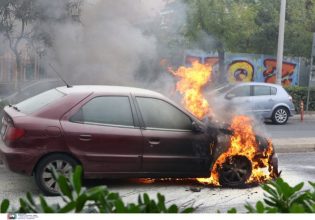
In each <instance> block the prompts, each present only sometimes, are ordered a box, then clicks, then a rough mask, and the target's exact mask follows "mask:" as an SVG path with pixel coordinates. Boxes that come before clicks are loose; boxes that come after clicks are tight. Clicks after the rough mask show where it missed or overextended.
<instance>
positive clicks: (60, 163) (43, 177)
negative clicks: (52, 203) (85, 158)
mask: <svg viewBox="0 0 315 220" xmlns="http://www.w3.org/2000/svg"><path fill="white" fill-rule="evenodd" d="M78 164H79V163H78V162H77V161H76V160H75V159H73V158H72V157H70V156H68V155H65V154H52V155H49V156H47V157H44V158H43V159H41V160H40V161H39V163H38V164H37V166H36V169H35V171H34V178H35V182H36V184H37V186H38V188H39V189H40V190H41V191H42V192H43V193H44V194H45V195H47V196H58V195H60V191H59V188H58V185H57V182H56V181H55V180H54V178H53V173H52V170H51V168H50V167H51V166H53V167H54V168H55V170H56V171H57V173H60V174H62V175H64V176H66V177H70V174H71V172H72V171H73V169H74V168H75V166H76V165H78Z"/></svg>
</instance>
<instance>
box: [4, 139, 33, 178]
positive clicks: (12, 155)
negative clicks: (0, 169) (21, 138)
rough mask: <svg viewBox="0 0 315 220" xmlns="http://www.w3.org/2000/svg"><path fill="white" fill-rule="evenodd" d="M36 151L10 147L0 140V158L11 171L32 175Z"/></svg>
mask: <svg viewBox="0 0 315 220" xmlns="http://www.w3.org/2000/svg"><path fill="white" fill-rule="evenodd" d="M34 155H36V153H35V152H34V151H33V150H31V151H27V150H26V149H25V148H23V149H21V148H17V149H15V148H10V147H7V146H6V145H5V144H4V143H3V142H2V141H1V142H0V160H2V162H3V163H4V165H5V166H6V167H7V168H8V169H9V170H11V171H12V172H16V173H21V174H25V175H32V171H33V168H34V165H35V163H36V161H37V159H38V158H37V156H34Z"/></svg>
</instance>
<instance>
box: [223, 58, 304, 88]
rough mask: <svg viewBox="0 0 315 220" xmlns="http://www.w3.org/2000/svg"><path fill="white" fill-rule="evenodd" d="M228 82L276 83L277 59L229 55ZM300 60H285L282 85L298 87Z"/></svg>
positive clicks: (226, 61) (227, 60)
mask: <svg viewBox="0 0 315 220" xmlns="http://www.w3.org/2000/svg"><path fill="white" fill-rule="evenodd" d="M225 64H226V66H227V74H228V81H229V82H230V83H234V82H239V81H242V82H249V81H255V82H267V83H275V82H276V66H277V60H276V59H275V57H272V56H266V55H259V54H227V55H226V58H225ZM299 70H300V63H299V58H287V57H285V58H284V61H283V64H282V84H283V85H285V86H289V85H298V78H299V77H298V76H299Z"/></svg>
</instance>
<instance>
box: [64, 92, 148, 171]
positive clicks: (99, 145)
mask: <svg viewBox="0 0 315 220" xmlns="http://www.w3.org/2000/svg"><path fill="white" fill-rule="evenodd" d="M61 124H62V128H63V130H64V133H65V139H66V142H67V145H68V147H69V148H70V150H71V152H72V153H73V154H75V155H78V157H79V159H80V160H81V161H83V163H84V164H83V165H84V170H85V172H88V173H104V172H119V173H124V172H137V171H139V169H140V166H141V155H142V151H143V137H142V134H141V132H140V129H139V127H136V126H135V118H134V107H132V105H131V103H130V99H129V97H128V96H98V97H94V98H92V99H90V100H89V101H87V102H86V103H85V104H83V105H81V106H79V107H77V108H76V109H74V110H72V111H70V112H69V113H68V114H67V115H66V116H65V117H64V118H63V120H61Z"/></svg>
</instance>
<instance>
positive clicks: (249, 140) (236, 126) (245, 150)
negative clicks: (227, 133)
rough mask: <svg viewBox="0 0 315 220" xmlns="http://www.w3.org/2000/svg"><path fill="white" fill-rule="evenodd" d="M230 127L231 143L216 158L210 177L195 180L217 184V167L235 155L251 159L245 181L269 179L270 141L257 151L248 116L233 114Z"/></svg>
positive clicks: (271, 168) (271, 173) (270, 176)
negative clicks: (263, 148) (250, 170)
mask: <svg viewBox="0 0 315 220" xmlns="http://www.w3.org/2000/svg"><path fill="white" fill-rule="evenodd" d="M230 129H231V130H233V131H234V134H233V136H231V145H230V147H229V148H228V150H227V151H226V152H225V153H223V154H221V155H220V156H219V157H218V159H217V160H216V162H215V164H214V166H213V169H212V171H211V177H210V178H198V179H197V180H198V181H199V182H201V183H206V184H213V185H216V186H219V185H220V183H219V173H218V168H219V167H221V166H222V164H223V163H224V162H225V161H226V160H227V158H229V157H232V156H236V155H238V156H245V157H247V159H249V160H250V161H251V164H252V173H251V176H250V177H249V179H248V180H247V182H246V183H259V182H263V181H266V180H269V179H271V178H272V176H273V172H272V171H273V167H272V165H271V164H270V163H269V162H270V161H269V160H270V156H271V155H272V153H273V148H272V144H271V141H269V143H268V147H267V148H266V149H265V150H264V151H263V152H261V153H259V151H260V150H259V149H258V143H257V141H256V137H255V132H254V129H253V127H252V120H251V119H250V118H249V117H248V116H244V115H239V116H235V117H234V118H233V119H232V123H231V127H230ZM258 155H259V156H258ZM267 167H268V171H265V170H264V168H267Z"/></svg>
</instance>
